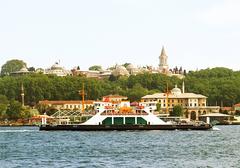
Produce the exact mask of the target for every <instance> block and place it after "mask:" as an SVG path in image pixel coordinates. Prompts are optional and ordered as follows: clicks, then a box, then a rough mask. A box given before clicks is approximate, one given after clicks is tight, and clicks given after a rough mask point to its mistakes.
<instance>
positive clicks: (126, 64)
mask: <svg viewBox="0 0 240 168" xmlns="http://www.w3.org/2000/svg"><path fill="white" fill-rule="evenodd" d="M130 64H131V63H128V62H126V63H125V64H123V65H122V66H124V67H125V68H127V66H128V65H130Z"/></svg>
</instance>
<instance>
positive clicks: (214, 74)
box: [0, 68, 240, 118]
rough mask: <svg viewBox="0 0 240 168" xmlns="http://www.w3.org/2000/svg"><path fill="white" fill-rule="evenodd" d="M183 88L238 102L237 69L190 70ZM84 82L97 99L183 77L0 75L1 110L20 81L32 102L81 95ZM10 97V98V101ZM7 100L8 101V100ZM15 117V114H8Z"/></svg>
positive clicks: (132, 95)
mask: <svg viewBox="0 0 240 168" xmlns="http://www.w3.org/2000/svg"><path fill="white" fill-rule="evenodd" d="M184 80H185V87H186V89H185V92H194V93H199V94H203V95H205V96H207V97H208V104H209V105H223V106H232V105H233V104H235V103H238V102H240V89H239V86H240V72H239V71H233V70H230V69H227V68H213V69H205V70H200V71H195V72H189V73H188V74H187V75H186V77H185V79H184ZM83 83H84V84H85V92H86V99H91V100H98V99H101V97H102V96H104V95H108V94H120V95H124V96H128V97H129V99H130V100H131V101H139V100H140V98H141V97H142V96H144V95H146V94H153V93H155V92H165V91H166V86H167V83H168V86H169V89H171V88H173V87H174V85H175V84H177V85H178V87H181V85H182V80H180V79H178V78H176V77H168V76H166V75H162V74H149V73H144V74H139V75H136V76H130V77H116V78H109V79H90V78H85V77H80V76H66V77H57V76H53V75H50V76H47V75H43V74H29V75H24V76H2V77H1V78H0V95H2V96H1V97H0V113H1V115H5V114H7V113H8V109H7V104H11V105H12V108H14V107H18V106H19V104H18V103H16V102H14V101H13V100H17V101H19V102H21V96H20V94H21V84H23V85H24V92H25V104H27V105H30V106H33V105H35V104H37V103H38V101H39V100H44V99H47V100H77V99H81V96H80V95H79V90H81V88H82V84H83ZM10 100H11V101H10ZM8 101H9V102H8ZM11 117H12V118H15V116H11Z"/></svg>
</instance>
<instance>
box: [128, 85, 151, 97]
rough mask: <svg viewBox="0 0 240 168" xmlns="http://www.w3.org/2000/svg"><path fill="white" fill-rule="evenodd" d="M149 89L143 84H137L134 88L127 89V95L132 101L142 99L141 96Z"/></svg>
mask: <svg viewBox="0 0 240 168" xmlns="http://www.w3.org/2000/svg"><path fill="white" fill-rule="evenodd" d="M147 93H148V90H147V89H145V88H143V87H142V85H141V84H139V83H138V84H136V85H134V86H133V88H132V89H129V90H128V91H127V96H128V98H129V100H130V101H140V100H141V97H143V96H145V95H146V94H147Z"/></svg>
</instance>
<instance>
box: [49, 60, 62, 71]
mask: <svg viewBox="0 0 240 168" xmlns="http://www.w3.org/2000/svg"><path fill="white" fill-rule="evenodd" d="M51 69H52V70H54V69H63V68H62V67H61V66H60V65H59V64H58V63H57V62H56V63H55V64H54V65H53V66H52V67H51Z"/></svg>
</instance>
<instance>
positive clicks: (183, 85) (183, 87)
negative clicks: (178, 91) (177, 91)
mask: <svg viewBox="0 0 240 168" xmlns="http://www.w3.org/2000/svg"><path fill="white" fill-rule="evenodd" d="M182 93H185V83H184V80H183V82H182Z"/></svg>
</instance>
